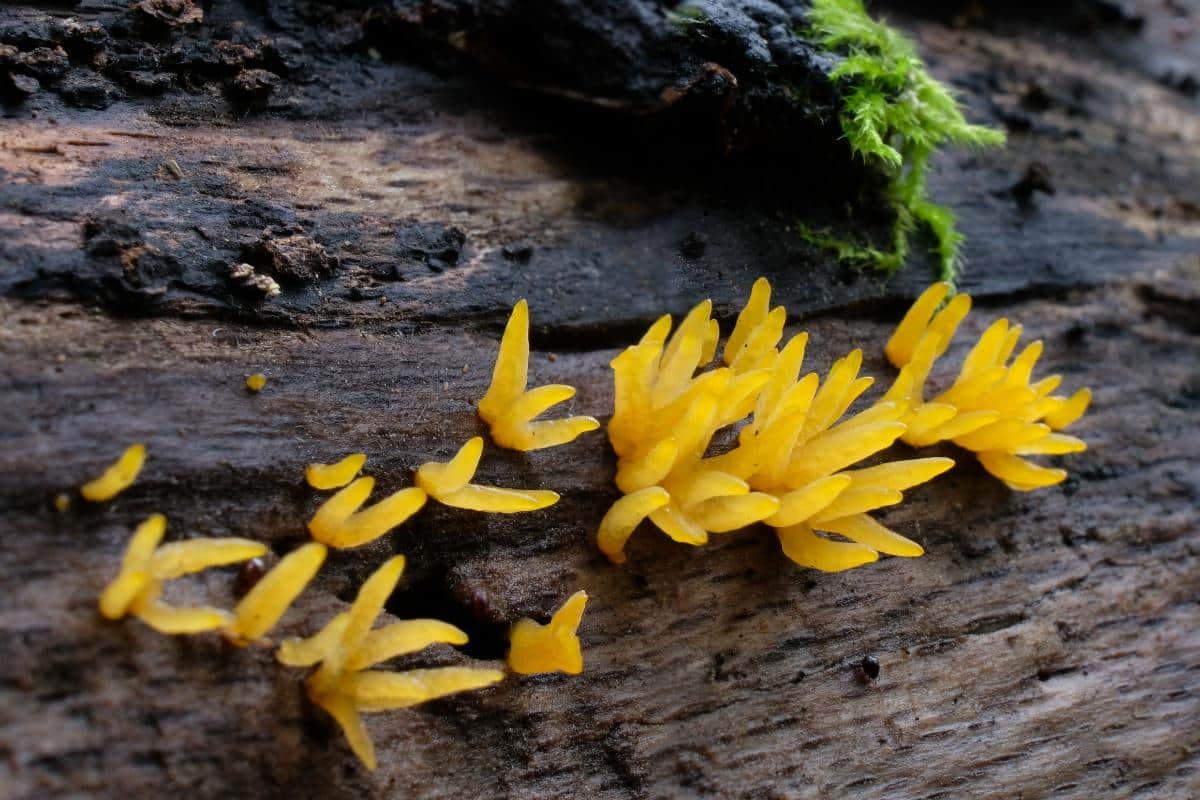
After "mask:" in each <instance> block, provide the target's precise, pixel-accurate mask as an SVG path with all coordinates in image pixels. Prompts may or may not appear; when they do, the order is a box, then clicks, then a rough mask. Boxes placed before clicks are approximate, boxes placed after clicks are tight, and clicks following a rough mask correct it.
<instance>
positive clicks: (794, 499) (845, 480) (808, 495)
mask: <svg viewBox="0 0 1200 800" xmlns="http://www.w3.org/2000/svg"><path fill="white" fill-rule="evenodd" d="M851 482H852V480H851V477H850V476H849V475H844V474H843V475H830V476H828V477H825V478H820V479H818V480H815V481H813V482H812V483H810V484H808V485H807V486H804V487H802V488H800V489H796V490H794V491H791V492H788V493H787V494H785V495H783V496H781V497H780V498H779V500H780V503H779V510H778V511H776V512H775V513H774V514H773V515H771V516H770V517H767V519H766V523H767V524H768V525H770V526H772V527H775V528H789V527H791V526H793V525H798V524H800V523H801V522H804V521H805V520H807V519H810V518H811V517H813V516H814V515H815V514H817V513H818V512H819V511H821V510H822V509H824V508H825V507H826V506H828V505H829V504H830V503H832V502H833V501H834V500H836V499H837V496H838V495H839V494H841V493H842V492H843V491H845V490H846V488H847V487H849V486H850V484H851Z"/></svg>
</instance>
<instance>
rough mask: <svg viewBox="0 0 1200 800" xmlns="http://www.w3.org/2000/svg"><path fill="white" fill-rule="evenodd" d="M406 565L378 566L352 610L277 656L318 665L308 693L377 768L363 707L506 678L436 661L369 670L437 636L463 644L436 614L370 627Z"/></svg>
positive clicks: (401, 703) (418, 699)
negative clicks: (433, 666) (403, 668)
mask: <svg viewBox="0 0 1200 800" xmlns="http://www.w3.org/2000/svg"><path fill="white" fill-rule="evenodd" d="M403 571H404V556H396V557H394V558H392V559H389V560H388V561H386V562H385V563H384V564H383V566H381V567H380V568H379V569H377V570H376V571H375V572H374V573H373V574H372V575H371V577H369V578H368V579H367V580H366V581H365V582H364V583H363V585H362V586H361V587H360V588H359V590H358V596H357V597H356V598H355V600H354V603H353V604H352V605H351V607H350V610H349V611H346V612H343V613H341V614H338V615H336V616H335V617H334V618H333V619H332V620H330V621H329V623H328V624H326V626H325V627H324V628H323V629H321V630H320V631H319V632H317V633H316V634H315V635H313V636H311V637H309V638H307V639H289V640H287V641H285V642H283V643H282V644H281V645H280V646H279V650H278V651H277V653H276V658H277V659H278V660H279V661H280V662H281V663H283V664H286V665H288V666H294V667H309V666H313V665H316V664H318V663H319V664H320V667H319V668H318V669H317V670H316V671H315V672H313V673H312V674H311V675H310V676H309V677H308V678H307V679H306V680H305V687H306V689H307V691H308V696H309V697H310V698H311V699H312V701H313V702H314V703H316V704H317V705H319V706H320V707H321V708H323V709H324V710H325V711H326V712H328V713H329V715H330V716H331V717H333V718H334V719H335V720H336V721H337V723H338V725H339V726H341V728H342V731H343V732H344V733H345V734H346V740H347V742H348V743H349V744H350V749H351V750H352V751H353V752H354V754H355V755H356V756H358V758H359V759H360V760H361V761H362V762H363V764H365V765H366V767H367V769H371V770H373V769H375V767H376V760H375V746H374V744H373V743H372V742H371V737H370V735H369V734H368V733H367V730H366V727H365V726H364V725H363V722H362V716H361V715H362V714H364V713H370V712H377V711H386V710H389V709H394V708H404V707H407V706H412V705H416V704H418V703H423V702H425V701H426V700H433V699H435V698H438V697H445V696H446V695H449V694H455V693H457V692H463V691H468V690H470V689H479V688H483V687H485V686H490V685H492V684H494V683H496V682H498V681H500V680H502V679H503V677H504V673H503V672H501V671H500V670H496V669H478V668H474V667H441V668H438V669H419V670H410V671H408V672H401V673H394V672H384V671H378V670H372V669H369V667H372V666H375V665H376V664H379V663H381V662H383V661H386V660H388V659H390V658H394V657H396V656H399V655H405V654H407V653H415V652H418V651H420V650H423V649H424V648H426V647H427V646H429V645H431V644H434V643H436V642H446V643H449V644H464V643H466V641H467V636H466V634H465V633H463V632H462V631H460V630H459V629H458V628H455V627H454V626H453V625H448V624H446V623H444V622H438V621H437V620H408V621H405V622H397V623H393V624H391V625H385V626H384V627H382V628H378V629H376V630H371V626H372V625H373V624H374V623H375V619H376V617H378V616H379V614H380V612H381V611H383V604H384V603H385V602H386V601H387V599H388V597H389V596H390V595H391V594H392V592H393V590H395V588H396V584H397V582H398V581H399V580H400V575H401V574H402V573H403Z"/></svg>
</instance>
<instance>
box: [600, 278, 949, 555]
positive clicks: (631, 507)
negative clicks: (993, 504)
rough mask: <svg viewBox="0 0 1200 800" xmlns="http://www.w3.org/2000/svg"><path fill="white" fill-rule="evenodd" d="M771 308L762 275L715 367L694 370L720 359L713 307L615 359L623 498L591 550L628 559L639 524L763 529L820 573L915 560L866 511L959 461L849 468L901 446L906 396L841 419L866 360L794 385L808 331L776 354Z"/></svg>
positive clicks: (917, 551) (694, 535)
mask: <svg viewBox="0 0 1200 800" xmlns="http://www.w3.org/2000/svg"><path fill="white" fill-rule="evenodd" d="M770 300H771V287H770V284H769V283H768V282H767V281H766V280H765V279H762V278H760V279H759V280H758V281H757V282H756V283H755V284H754V287H753V289H752V291H751V294H750V299H749V300H748V302H747V303H746V306H745V307H744V308H743V310H742V312H741V314H740V315H739V316H738V319H737V323H736V325H735V326H734V329H733V332H732V333H731V334H730V335H729V339H728V340H727V341H726V343H725V348H724V350H723V352H722V361H723V362H724V366H721V367H717V368H714V369H710V370H708V371H705V372H701V373H699V374H697V370H699V369H700V368H702V367H704V366H705V365H707V364H709V363H710V362H711V361H712V360H713V359H714V358H715V357H716V353H717V345H718V340H719V337H720V330H719V327H718V324H717V321H716V320H714V319H712V318H711V314H712V304H711V302H709V301H705V302H703V303H701V304H699V305H698V306H696V307H695V308H694V309H692V311H691V312H690V313H689V314H688V315H687V316H686V317H685V318H684V320H683V322H681V323H680V325H679V327H678V329H677V330H676V331H675V332H674V334H672V335H670V337H669V338H668V334H670V332H671V318H670V317H669V316H664V317H662V318H661V319H659V320H658V321H657V322H655V323H654V325H652V326H651V327H650V329H649V331H647V333H646V335H645V336H643V337H642V339H641V341H639V342H638V343H637V344H636V345H633V346H631V347H629V348H627V349H626V350H625V351H624V352H622V353H621V354H620V355H619V356H617V358H616V359H614V360H613V362H612V367H613V372H614V381H615V402H614V410H613V416H612V419H611V421H610V422H609V426H608V435H609V439H610V441H611V442H612V445H613V449H614V450H616V452H617V456H618V466H617V476H616V482H617V487H618V488H619V489H620V490H621V491H622V492H624V493H625V496H624V497H622V498H621V499H620V500H618V501H617V502H616V503H615V504H614V505H613V507H612V508H611V509H610V510H609V512H608V514H606V515H605V517H604V519H603V520H602V521H601V523H600V530H599V535H598V542H599V545H600V549H601V550H602V551H603V552H604V553H605V554H606V555H607V556H608V557H609V558H610V559H611V560H613V561H615V562H618V563H619V562H621V561H623V560H624V558H625V555H624V546H625V542H626V540H627V539H628V538H629V536H630V535H631V534H632V533H633V531H634V529H635V528H636V527H637V525H638V524H639V523H640V522H641V521H642V520H643V519H644V518H646V517H649V519H650V521H651V522H653V523H654V524H655V525H656V526H657V527H658V528H659V529H660V530H662V531H663V532H664V533H665V534H667V536H669V537H670V538H672V539H674V540H675V541H678V542H683V543H685V544H691V545H699V544H703V543H704V542H706V541H707V540H708V536H709V534H712V533H724V532H727V531H733V530H737V529H739V528H744V527H746V526H748V525H750V524H752V523H755V522H765V523H766V524H767V525H770V526H772V527H773V528H775V530H776V533H777V534H778V536H779V540H780V543H781V544H782V546H783V551H784V553H785V554H786V555H787V556H788V558H790V559H792V560H793V561H795V562H796V563H797V564H800V565H802V566H806V567H813V568H816V569H820V570H825V571H837V570H843V569H849V568H851V567H856V566H859V565H860V564H864V563H867V562H870V561H874V560H876V559H877V558H878V557H879V553H888V554H891V555H897V556H919V555H921V553H922V552H923V550H922V549H921V546H920V545H918V544H917V543H916V542H913V541H911V540H909V539H907V538H905V537H903V536H900V535H899V534H897V533H895V532H894V531H891V530H889V529H888V528H886V527H884V526H883V525H882V524H880V523H879V522H877V521H876V520H875V519H874V518H872V517H871V516H869V514H868V512H870V511H873V510H875V509H878V508H882V507H884V506H890V505H894V504H896V503H899V502H900V501H901V500H902V499H903V495H902V492H903V491H904V490H905V489H908V488H910V487H912V486H916V485H917V484H920V483H924V482H925V481H928V480H930V479H931V478H933V477H934V476H936V475H938V474H940V473H942V472H944V471H946V470H947V469H949V468H950V467H951V466H953V463H954V462H953V461H951V460H950V459H947V458H922V459H909V460H905V461H894V462H889V463H884V464H881V465H879V466H874V467H867V468H865V469H857V470H850V469H848V468H849V467H851V466H852V465H854V464H856V463H858V462H859V461H862V460H863V459H865V458H868V457H870V456H872V455H874V454H876V453H878V452H880V451H881V450H884V449H886V448H888V447H889V446H891V445H892V443H893V442H895V441H896V440H897V439H898V438H900V436H901V435H902V434H903V433H904V432H905V430H906V425H905V424H904V422H902V421H901V420H902V419H903V418H904V417H905V415H906V414H907V412H908V402H907V400H906V399H905V398H904V397H903V396H902V392H900V391H893V392H889V393H888V394H887V395H885V396H884V397H883V398H882V399H880V400H879V401H878V402H876V403H875V404H873V405H871V406H870V407H868V408H867V409H865V410H863V411H861V412H859V413H858V414H856V415H854V416H852V417H850V418H848V419H842V417H843V415H844V414H845V413H846V411H847V410H848V409H849V407H850V405H851V404H852V403H853V402H854V401H855V400H856V399H858V397H859V396H860V395H862V393H863V392H864V391H866V389H867V388H868V387H870V386H871V384H872V379H871V378H866V377H859V374H858V373H859V369H860V368H861V366H862V352H861V351H859V350H855V351H853V352H851V353H850V354H849V355H847V356H846V357H844V358H842V359H839V360H838V361H837V362H836V363H834V365H833V366H832V367H831V368H830V369H829V371H828V373H827V374H826V376H825V380H824V381H823V382H822V381H821V380H820V378H819V377H818V375H817V374H816V373H809V374H807V375H805V376H804V377H800V368H801V364H802V362H803V360H804V351H805V348H806V346H807V343H808V336H807V334H805V333H799V334H796V335H795V336H793V337H791V338H790V339H789V340H788V342H787V343H786V344H785V345H784V346H783V347H782V349H781V348H779V346H778V345H779V342H780V341H781V339H782V338H783V331H784V325H785V322H786V311H785V309H784V308H783V307H782V306H779V307H776V308H773V309H772V308H771V307H770ZM901 388H903V385H902V384H901ZM839 420H840V421H839ZM743 422H744V425H743V426H742V427H741V429H740V431H738V432H737V436H736V442H735V443H734V444H733V445H732V446H731V447H727V448H725V450H724V452H721V453H720V454H717V455H710V453H709V451H710V449H712V446H713V441H714V437H716V436H717V435H718V434H719V433H720V432H721V431H722V430H724V429H727V428H729V429H731V431H732V427H731V426H734V425H736V424H738V423H743ZM818 531H819V532H824V533H830V534H836V535H838V536H840V537H844V538H845V539H849V540H850V541H840V540H834V539H831V538H828V537H826V536H821V535H819V534H818Z"/></svg>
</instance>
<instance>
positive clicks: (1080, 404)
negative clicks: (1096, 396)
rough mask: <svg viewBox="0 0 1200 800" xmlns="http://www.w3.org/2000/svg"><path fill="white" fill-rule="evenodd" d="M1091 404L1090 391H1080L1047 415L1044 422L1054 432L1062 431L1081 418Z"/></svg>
mask: <svg viewBox="0 0 1200 800" xmlns="http://www.w3.org/2000/svg"><path fill="white" fill-rule="evenodd" d="M1091 402H1092V390H1091V389H1080V390H1079V391H1078V392H1076V393H1075V394H1073V395H1071V398H1070V399H1069V400H1064V401H1063V403H1062V405H1060V406H1059V407H1058V408H1057V409H1055V410H1054V411H1051V412H1050V413H1049V414H1047V415H1046V416H1045V418H1044V419H1045V422H1046V424H1047V425H1049V426H1050V427H1051V428H1053V429H1054V430H1056V431H1057V430H1062V429H1063V428H1065V427H1067V426H1068V425H1071V424H1072V423H1074V422H1075V421H1076V420H1078V419H1079V418H1080V417H1082V416H1083V414H1084V412H1086V411H1087V409H1088V406H1089V405H1091Z"/></svg>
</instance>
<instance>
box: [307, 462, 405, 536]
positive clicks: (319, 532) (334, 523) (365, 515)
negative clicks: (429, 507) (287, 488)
mask: <svg viewBox="0 0 1200 800" xmlns="http://www.w3.org/2000/svg"><path fill="white" fill-rule="evenodd" d="M374 488H375V479H374V478H372V477H369V476H367V477H362V478H358V479H357V480H355V481H353V482H352V483H351V484H350V485H349V486H347V487H345V488H344V489H341V490H340V491H338V492H337V493H336V494H335V495H333V496H332V497H330V498H329V499H328V500H326V501H325V502H324V503H323V504H322V505H321V507H320V508H318V509H317V511H316V513H315V514H314V515H313V518H312V519H311V520H309V522H308V532H309V533H310V534H312V537H313V538H314V539H316V540H317V541H318V542H321V543H322V544H326V545H329V546H330V547H334V548H338V549H346V548H350V547H361V546H362V545H364V544H367V543H368V542H373V541H375V540H376V539H378V538H379V537H380V536H383V535H384V534H385V533H387V532H388V531H390V530H391V529H392V528H395V527H397V526H398V525H401V524H402V523H404V522H405V521H406V520H408V518H409V517H411V516H412V515H413V514H415V513H417V512H418V511H420V510H421V507H422V506H424V505H425V500H426V499H427V495H426V494H425V491H424V490H423V489H420V488H418V487H410V488H407V489H400V490H399V491H397V492H393V493H392V494H390V495H388V496H387V497H385V498H384V499H382V500H380V501H379V502H378V503H375V504H374V505H372V506H368V507H367V508H363V509H362V510H361V511H360V510H359V509H360V508H361V507H362V505H363V503H365V502H367V498H368V497H370V496H371V490H372V489H374Z"/></svg>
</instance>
